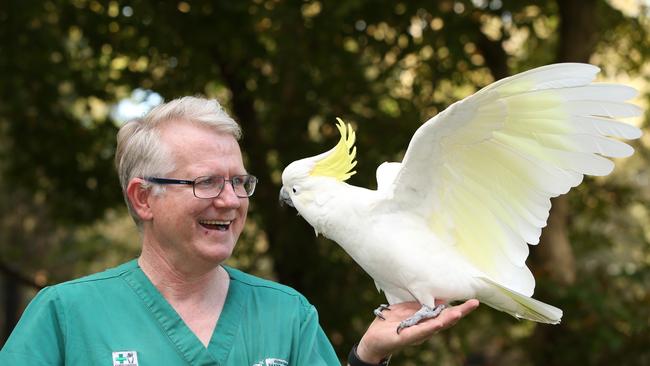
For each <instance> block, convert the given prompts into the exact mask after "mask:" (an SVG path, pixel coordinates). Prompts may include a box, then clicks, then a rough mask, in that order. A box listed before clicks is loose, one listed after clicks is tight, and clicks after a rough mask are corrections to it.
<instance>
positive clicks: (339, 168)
mask: <svg viewBox="0 0 650 366" xmlns="http://www.w3.org/2000/svg"><path fill="white" fill-rule="evenodd" d="M337 121H338V123H337V125H336V127H337V128H338V129H339V132H340V133H341V139H340V140H339V142H338V144H336V146H334V148H333V149H331V150H329V151H327V152H325V153H322V154H320V155H316V156H313V157H309V158H304V159H300V160H296V161H294V162H292V163H291V164H289V165H288V166H287V167H286V168H285V169H284V171H283V172H282V188H281V189H280V203H281V204H282V203H284V204H287V205H289V206H292V207H296V208H297V209H298V211H300V208H301V207H304V205H305V204H308V203H309V202H311V201H312V200H313V199H314V197H315V193H316V191H315V190H320V189H322V188H323V184H327V182H330V183H331V182H344V181H346V180H347V179H348V178H350V177H351V176H352V175H354V174H355V173H356V172H355V171H353V170H352V169H353V168H354V167H355V165H357V162H356V161H355V160H354V158H355V156H356V147H354V140H355V135H354V130H352V126H350V125H349V124H348V125H346V124H345V123H344V122H343V121H342V120H341V119H340V118H337Z"/></svg>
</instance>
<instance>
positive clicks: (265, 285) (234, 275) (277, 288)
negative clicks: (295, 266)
mask: <svg viewBox="0 0 650 366" xmlns="http://www.w3.org/2000/svg"><path fill="white" fill-rule="evenodd" d="M224 268H225V269H226V271H227V272H228V275H229V276H230V280H231V281H236V282H238V283H239V284H241V285H242V286H245V287H248V288H249V289H250V290H252V291H254V292H257V293H261V294H265V295H269V296H280V297H293V298H296V299H297V300H299V301H300V302H301V303H302V304H303V305H305V306H308V305H310V304H309V302H308V301H307V299H306V298H305V297H304V296H303V295H302V294H301V293H300V292H298V291H296V290H295V289H293V288H291V287H289V286H286V285H283V284H280V283H277V282H274V281H271V280H267V279H264V278H261V277H257V276H254V275H251V274H249V273H245V272H242V271H240V270H238V269H235V268H232V267H228V266H224Z"/></svg>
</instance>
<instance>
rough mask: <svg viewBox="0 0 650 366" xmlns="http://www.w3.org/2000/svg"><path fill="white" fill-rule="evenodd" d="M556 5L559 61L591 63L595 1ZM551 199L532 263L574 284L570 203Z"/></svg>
mask: <svg viewBox="0 0 650 366" xmlns="http://www.w3.org/2000/svg"><path fill="white" fill-rule="evenodd" d="M557 5H558V8H559V12H560V27H559V32H560V35H559V43H558V50H557V55H556V61H557V62H589V59H590V58H591V55H592V53H593V52H594V48H595V46H596V42H597V40H598V33H597V24H596V19H597V16H596V5H597V4H596V0H563V1H558V2H557ZM551 202H552V203H553V206H552V208H551V214H550V217H549V219H548V226H547V227H546V228H544V230H543V232H542V237H541V238H540V244H539V245H538V246H536V247H535V248H534V249H533V256H532V257H533V266H534V267H535V269H536V272H537V273H542V274H543V275H544V276H548V277H550V278H551V279H553V281H555V282H556V283H558V284H560V285H571V284H573V283H574V282H575V279H576V267H575V258H574V255H573V249H572V248H571V244H570V243H569V238H568V230H567V223H568V221H569V212H570V207H569V202H568V198H567V196H566V195H563V196H560V197H557V198H554V199H553V200H552V201H551Z"/></svg>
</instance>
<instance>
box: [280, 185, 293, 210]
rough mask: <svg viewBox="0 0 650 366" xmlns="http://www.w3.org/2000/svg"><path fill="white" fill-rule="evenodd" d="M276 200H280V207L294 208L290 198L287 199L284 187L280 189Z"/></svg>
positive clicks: (287, 194) (287, 195)
mask: <svg viewBox="0 0 650 366" xmlns="http://www.w3.org/2000/svg"><path fill="white" fill-rule="evenodd" d="M278 199H279V200H280V206H281V207H284V205H288V206H291V207H295V206H294V205H293V202H292V201H291V197H289V193H287V190H286V189H284V187H282V188H280V197H278Z"/></svg>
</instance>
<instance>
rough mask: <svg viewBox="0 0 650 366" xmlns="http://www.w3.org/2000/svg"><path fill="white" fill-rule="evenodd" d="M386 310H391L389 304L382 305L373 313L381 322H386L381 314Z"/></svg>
mask: <svg viewBox="0 0 650 366" xmlns="http://www.w3.org/2000/svg"><path fill="white" fill-rule="evenodd" d="M384 310H390V307H389V306H388V305H387V304H381V305H379V307H378V308H377V309H375V310H373V311H372V313H373V314H375V316H376V317H377V318H379V319H381V320H386V318H385V317H384V314H382V313H381V312H382V311H384Z"/></svg>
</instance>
